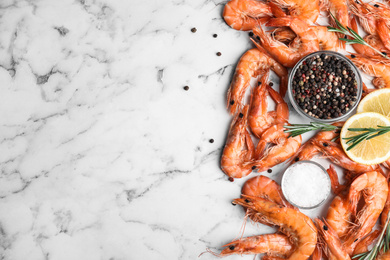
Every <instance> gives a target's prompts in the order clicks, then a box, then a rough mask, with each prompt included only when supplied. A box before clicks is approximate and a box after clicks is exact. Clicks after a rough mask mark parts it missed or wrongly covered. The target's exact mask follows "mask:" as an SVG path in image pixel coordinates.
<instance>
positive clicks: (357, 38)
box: [328, 13, 389, 59]
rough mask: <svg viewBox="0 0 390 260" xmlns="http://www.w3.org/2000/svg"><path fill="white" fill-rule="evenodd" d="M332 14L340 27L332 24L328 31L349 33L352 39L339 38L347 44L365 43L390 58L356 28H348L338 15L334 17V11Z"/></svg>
mask: <svg viewBox="0 0 390 260" xmlns="http://www.w3.org/2000/svg"><path fill="white" fill-rule="evenodd" d="M330 15H331V16H332V18H333V19H334V20H335V22H336V24H337V27H338V28H334V27H331V26H328V31H330V32H338V33H342V34H344V35H347V36H349V37H351V38H352V39H348V38H339V40H341V41H345V42H346V44H355V43H358V44H362V45H365V46H367V47H369V48H371V49H373V50H374V51H375V52H376V53H378V54H380V55H381V56H383V57H385V58H386V59H389V57H388V56H387V55H386V54H384V53H382V52H380V51H378V50H377V49H375V48H374V47H372V46H371V45H370V44H368V43H367V42H366V41H365V40H364V39H363V38H362V37H361V36H360V35H359V34H358V33H357V32H355V31H354V30H352V29H351V28H349V27H348V26H347V28H345V26H344V25H342V24H341V23H340V22H339V20H337V19H336V17H334V15H333V14H332V13H330Z"/></svg>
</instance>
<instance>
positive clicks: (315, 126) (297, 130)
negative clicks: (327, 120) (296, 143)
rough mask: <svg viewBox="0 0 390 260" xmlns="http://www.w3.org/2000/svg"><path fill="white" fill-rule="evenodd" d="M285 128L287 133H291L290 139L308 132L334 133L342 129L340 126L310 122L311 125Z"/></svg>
mask: <svg viewBox="0 0 390 260" xmlns="http://www.w3.org/2000/svg"><path fill="white" fill-rule="evenodd" d="M284 128H287V129H288V130H284V132H286V133H290V136H289V137H295V136H298V135H301V134H304V133H306V132H310V131H315V130H320V131H333V130H336V129H341V128H340V127H338V126H334V125H328V124H324V123H316V122H310V124H293V125H285V126H284Z"/></svg>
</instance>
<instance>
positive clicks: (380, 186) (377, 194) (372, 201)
mask: <svg viewBox="0 0 390 260" xmlns="http://www.w3.org/2000/svg"><path fill="white" fill-rule="evenodd" d="M388 189H389V186H388V183H387V180H386V178H385V177H384V176H383V175H382V174H381V173H380V172H378V171H371V172H367V173H364V174H362V175H360V176H359V177H358V178H356V179H355V180H354V181H353V182H352V184H351V187H350V188H349V193H348V200H349V206H350V210H351V212H352V214H353V215H356V209H357V204H358V202H359V199H360V196H361V194H363V197H364V202H365V204H364V207H363V208H362V209H361V210H360V211H359V214H357V215H356V220H355V223H356V224H357V225H356V226H354V227H353V228H352V230H351V231H350V233H349V235H348V238H347V240H346V241H345V242H344V246H345V248H346V250H347V252H348V253H349V254H352V253H353V251H354V250H355V247H356V245H357V242H358V241H360V239H361V238H363V237H364V236H366V235H367V234H369V233H370V232H371V230H372V228H373V227H374V225H375V223H376V221H377V220H378V218H379V215H380V214H381V212H382V210H383V207H384V206H385V203H386V199H387V195H388Z"/></svg>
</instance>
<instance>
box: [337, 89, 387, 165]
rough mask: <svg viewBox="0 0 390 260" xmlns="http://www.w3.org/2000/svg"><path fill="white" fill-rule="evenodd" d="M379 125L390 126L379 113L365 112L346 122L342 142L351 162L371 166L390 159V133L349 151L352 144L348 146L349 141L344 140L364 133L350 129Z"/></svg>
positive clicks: (342, 130)
mask: <svg viewBox="0 0 390 260" xmlns="http://www.w3.org/2000/svg"><path fill="white" fill-rule="evenodd" d="M374 93H375V92H374ZM367 96H368V95H367ZM378 125H380V126H390V119H388V118H387V117H385V116H384V115H381V114H379V113H375V112H364V113H360V114H356V115H353V116H352V117H350V118H349V119H348V120H347V121H346V122H345V124H344V126H343V128H342V129H341V132H340V141H341V145H342V147H343V149H344V151H345V153H346V154H347V155H348V157H349V158H351V160H353V161H355V162H358V163H361V164H366V165H371V164H378V163H382V162H384V161H386V160H387V159H389V158H390V132H388V133H385V134H383V135H379V136H376V137H374V138H371V139H369V140H363V141H362V142H360V143H359V144H358V145H356V146H355V147H353V148H352V149H350V150H349V151H347V149H348V147H349V145H350V144H347V141H348V140H345V139H344V138H348V137H351V136H355V135H358V134H361V133H362V132H355V131H350V130H348V128H369V127H372V128H378Z"/></svg>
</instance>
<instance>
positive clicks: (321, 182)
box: [282, 161, 330, 208]
mask: <svg viewBox="0 0 390 260" xmlns="http://www.w3.org/2000/svg"><path fill="white" fill-rule="evenodd" d="M282 191H283V194H284V196H285V197H286V199H287V200H288V201H290V202H291V203H292V204H294V205H296V206H297V207H300V208H313V207H316V206H319V205H320V204H321V203H322V202H323V201H324V200H326V198H327V197H328V196H329V193H330V179H329V176H328V175H327V173H326V172H324V170H323V168H322V167H321V166H319V165H317V164H316V163H313V162H309V161H308V162H304V161H302V162H298V163H295V164H293V165H291V166H290V167H289V168H287V170H286V171H285V173H284V175H283V180H282Z"/></svg>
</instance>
